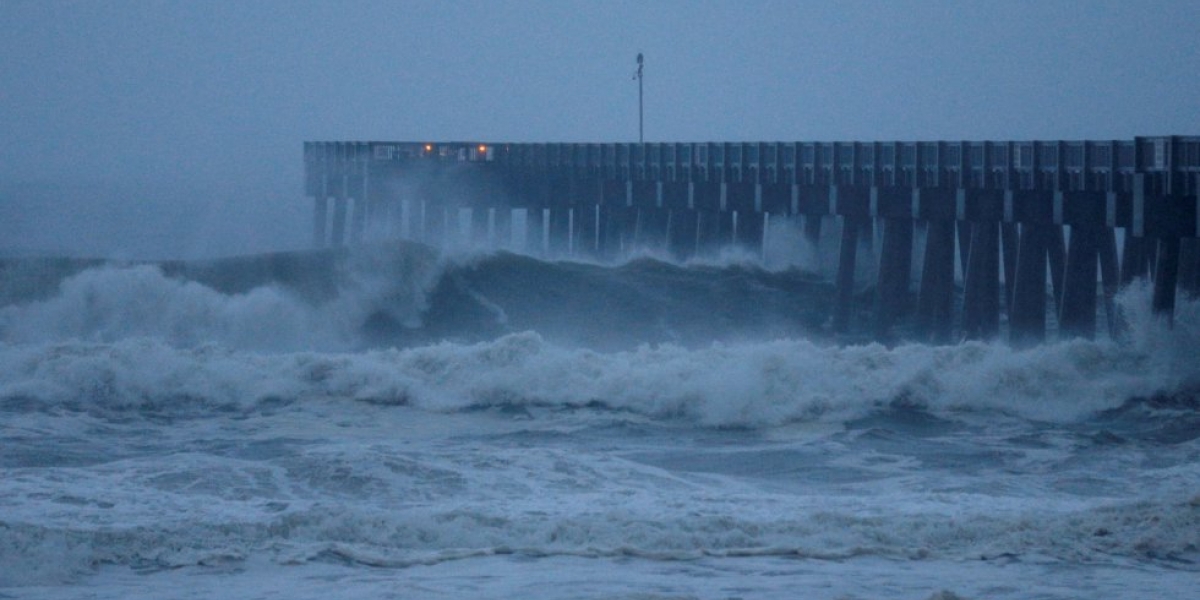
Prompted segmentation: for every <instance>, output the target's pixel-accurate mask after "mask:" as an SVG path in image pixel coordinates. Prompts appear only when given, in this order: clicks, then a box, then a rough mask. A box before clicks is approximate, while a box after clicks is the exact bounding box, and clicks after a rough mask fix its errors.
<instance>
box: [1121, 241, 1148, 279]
mask: <svg viewBox="0 0 1200 600" xmlns="http://www.w3.org/2000/svg"><path fill="white" fill-rule="evenodd" d="M1150 241H1151V240H1147V238H1144V237H1141V236H1134V235H1133V228H1132V227H1126V228H1125V243H1124V244H1123V246H1122V248H1123V250H1122V252H1121V254H1122V259H1121V286H1122V287H1124V286H1127V285H1129V284H1131V283H1133V281H1134V280H1135V279H1138V278H1147V277H1149V275H1150V269H1149V264H1150V263H1149V260H1148V258H1147V254H1148V253H1147V252H1146V246H1147V244H1148V243H1149V242H1150Z"/></svg>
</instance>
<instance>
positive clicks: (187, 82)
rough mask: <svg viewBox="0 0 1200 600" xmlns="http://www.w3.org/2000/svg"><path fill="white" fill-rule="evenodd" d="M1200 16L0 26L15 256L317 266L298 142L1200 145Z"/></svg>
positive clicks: (488, 15) (550, 15)
mask: <svg viewBox="0 0 1200 600" xmlns="http://www.w3.org/2000/svg"><path fill="white" fill-rule="evenodd" d="M1196 23H1200V3H1198V2H1194V1H1187V0H1183V1H1153V2H1151V1H1145V2H1099V1H1096V2H935V1H917V2H835V3H817V2H794V1H784V2H737V3H734V2H667V1H663V2H652V3H644V2H633V1H628V2H626V1H612V2H456V3H442V2H417V1H408V2H291V1H288V2H283V1H273V2H267V1H263V2H149V1H128V2H115V3H98V2H59V1H50V2H43V1H24V0H6V1H5V2H3V3H0V30H2V32H3V33H2V35H0V115H3V117H2V118H0V253H12V252H64V253H72V254H84V255H102V256H117V257H129V258H162V257H196V256H212V255H228V254H236V253H245V252H258V251H266V250H276V249H287V248H298V247H304V246H305V245H307V243H308V242H309V240H310V236H311V230H310V228H309V222H308V219H309V218H310V215H311V213H310V206H309V202H308V201H307V200H306V199H305V198H304V197H303V190H302V181H301V173H302V164H301V144H302V142H303V141H305V140H427V139H428V140H482V141H547V142H552V141H580V142H610V141H633V140H636V137H637V84H636V82H634V81H633V80H632V75H633V72H634V69H635V67H636V65H635V62H634V59H635V57H636V55H637V53H638V52H643V53H644V54H645V56H646V70H645V89H646V99H645V113H646V140H647V141H705V140H895V139H898V140H914V139H920V140H935V139H948V140H963V139H966V140H978V139H1109V138H1113V139H1127V138H1131V137H1133V136H1135V135H1163V134H1196V133H1200V117H1198V116H1197V115H1198V113H1197V106H1196V98H1197V97H1198V95H1200V94H1198V92H1200V84H1198V83H1197V80H1196V73H1197V72H1200V42H1197V36H1196V35H1195V28H1196Z"/></svg>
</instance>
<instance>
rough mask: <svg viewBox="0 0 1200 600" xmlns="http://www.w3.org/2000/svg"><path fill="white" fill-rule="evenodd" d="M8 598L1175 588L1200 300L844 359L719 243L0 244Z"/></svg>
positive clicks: (1191, 486) (1045, 594)
mask: <svg viewBox="0 0 1200 600" xmlns="http://www.w3.org/2000/svg"><path fill="white" fill-rule="evenodd" d="M0 268H2V269H3V271H2V273H0V275H2V277H0V286H2V289H0V300H2V301H3V306H0V598H217V597H221V598H314V599H315V598H322V599H325V598H364V599H365V598H563V599H566V598H638V599H643V598H747V599H748V598H829V599H846V598H854V599H860V598H861V599H867V598H888V599H893V598H913V599H921V600H925V599H930V598H934V599H943V600H948V599H951V598H972V599H974V598H989V599H991V598H1014V599H1015V598H1021V599H1029V598H1055V599H1058V598H1064V599H1065V598H1188V597H1195V593H1196V590H1197V589H1200V588H1198V583H1200V400H1198V398H1200V358H1198V357H1197V354H1196V348H1197V347H1200V345H1198V344H1200V305H1198V304H1197V303H1195V302H1192V301H1187V300H1185V301H1183V302H1181V305H1180V307H1179V310H1178V314H1177V317H1176V321H1175V324H1174V327H1173V328H1170V329H1168V328H1167V327H1166V326H1165V325H1164V324H1163V323H1161V322H1159V321H1157V320H1155V319H1154V318H1153V317H1152V316H1151V315H1149V314H1148V311H1147V307H1148V305H1149V298H1148V291H1147V290H1146V289H1145V288H1144V286H1135V287H1134V288H1133V289H1130V290H1126V291H1125V292H1123V294H1122V296H1121V298H1120V305H1121V307H1122V316H1123V318H1124V319H1125V320H1126V322H1127V323H1128V335H1126V336H1125V337H1124V339H1121V340H1119V341H1113V340H1098V341H1083V340H1071V341H1060V342H1055V343H1050V344H1046V345H1044V346H1041V347H1037V348H1032V349H1027V350H1015V349H1012V348H1009V347H1007V346H1006V345H1004V344H999V343H980V342H964V343H959V344H955V345H949V346H936V347H935V346H926V345H919V344H903V343H901V344H897V345H894V346H891V347H885V346H881V345H878V344H864V343H847V341H846V340H839V339H834V338H831V337H830V336H829V335H828V334H827V333H826V332H825V318H826V316H827V315H828V314H829V310H828V308H829V304H828V302H829V300H830V297H831V296H832V294H831V290H830V289H829V287H828V284H827V283H825V281H824V280H823V279H822V278H821V277H818V276H816V275H811V274H807V273H805V272H804V271H801V270H798V269H781V270H774V271H769V270H764V269H762V268H760V267H757V266H755V265H753V264H748V263H744V262H739V261H714V262H710V263H704V264H700V263H696V264H687V265H678V264H672V263H669V262H666V261H660V260H655V259H653V258H645V257H644V258H640V259H635V260H630V261H627V262H624V263H621V264H617V265H598V264H585V263H579V262H568V261H548V260H539V259H535V258H530V257H525V256H519V255H514V254H506V253H476V254H470V253H458V254H453V255H450V254H442V253H439V252H437V251H434V250H431V249H429V248H425V247H423V246H418V245H413V244H394V245H386V246H384V245H380V246H374V247H371V248H369V249H362V250H357V251H354V252H346V251H343V252H314V253H292V254H277V255H264V256H254V257H245V258H238V259H226V260H214V261H207V262H190V263H183V262H173V263H159V264H129V263H126V264H114V263H105V262H101V261H77V260H69V259H22V260H10V261H6V262H0Z"/></svg>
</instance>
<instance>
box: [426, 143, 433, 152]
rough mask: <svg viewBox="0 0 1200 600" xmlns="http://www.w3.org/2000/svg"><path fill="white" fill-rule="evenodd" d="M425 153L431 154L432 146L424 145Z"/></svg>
mask: <svg viewBox="0 0 1200 600" xmlns="http://www.w3.org/2000/svg"><path fill="white" fill-rule="evenodd" d="M425 151H426V152H433V144H425Z"/></svg>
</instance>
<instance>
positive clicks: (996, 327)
mask: <svg viewBox="0 0 1200 600" xmlns="http://www.w3.org/2000/svg"><path fill="white" fill-rule="evenodd" d="M998 227H999V225H998V224H997V223H995V222H991V223H988V222H982V223H972V224H971V247H970V251H969V252H968V257H967V276H966V289H965V290H964V292H963V335H964V336H965V337H966V338H967V339H976V340H987V339H992V338H995V337H996V335H997V334H999V332H1000V257H999V253H1000V244H999V241H1000V240H999V235H998Z"/></svg>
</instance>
